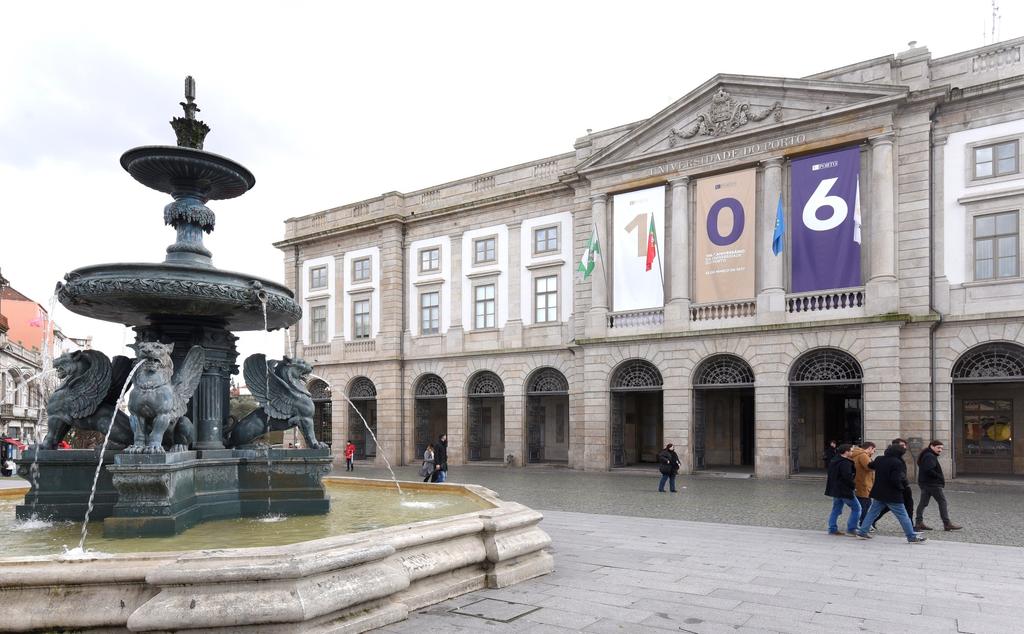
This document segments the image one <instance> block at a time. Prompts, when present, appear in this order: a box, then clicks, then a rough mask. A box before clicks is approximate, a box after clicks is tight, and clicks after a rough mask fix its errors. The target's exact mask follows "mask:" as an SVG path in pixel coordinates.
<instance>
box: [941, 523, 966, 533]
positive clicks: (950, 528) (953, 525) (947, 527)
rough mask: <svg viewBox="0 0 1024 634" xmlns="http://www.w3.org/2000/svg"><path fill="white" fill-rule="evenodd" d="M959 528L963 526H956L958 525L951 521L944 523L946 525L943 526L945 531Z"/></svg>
mask: <svg viewBox="0 0 1024 634" xmlns="http://www.w3.org/2000/svg"><path fill="white" fill-rule="evenodd" d="M961 528H963V526H958V525H956V524H954V523H953V522H950V523H949V524H946V526H945V530H947V531H958V530H960V529H961Z"/></svg>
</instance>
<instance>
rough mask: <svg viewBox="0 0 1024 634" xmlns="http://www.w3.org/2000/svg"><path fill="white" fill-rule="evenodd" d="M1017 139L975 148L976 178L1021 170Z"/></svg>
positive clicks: (992, 176) (1003, 174) (1002, 174)
mask: <svg viewBox="0 0 1024 634" xmlns="http://www.w3.org/2000/svg"><path fill="white" fill-rule="evenodd" d="M1019 151H1020V145H1019V142H1018V140H1017V139H1013V140H1011V141H1002V142H999V143H992V144H990V145H981V146H975V148H974V178H995V177H997V176H1006V175H1007V174H1016V173H1017V172H1018V171H1020V162H1019V160H1018V157H1019Z"/></svg>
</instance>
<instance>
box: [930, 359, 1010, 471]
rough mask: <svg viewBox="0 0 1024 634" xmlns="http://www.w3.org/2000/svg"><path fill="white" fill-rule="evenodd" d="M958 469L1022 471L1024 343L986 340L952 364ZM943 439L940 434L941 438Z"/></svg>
mask: <svg viewBox="0 0 1024 634" xmlns="http://www.w3.org/2000/svg"><path fill="white" fill-rule="evenodd" d="M952 378H953V442H954V445H955V447H956V452H955V454H954V455H955V457H956V458H955V459H956V466H955V473H957V474H958V475H962V474H971V473H975V474H999V475H1013V474H1024V443H1020V442H1016V443H1015V442H1014V437H1017V438H1020V437H1021V436H1024V347H1022V346H1020V345H1018V344H1015V343H1007V342H1001V341H1000V342H993V343H984V344H981V345H980V346H976V347H974V348H972V349H970V350H968V351H967V352H965V353H964V354H962V355H961V356H960V358H959V359H957V361H956V363H955V364H954V365H953V372H952ZM940 440H941V439H940Z"/></svg>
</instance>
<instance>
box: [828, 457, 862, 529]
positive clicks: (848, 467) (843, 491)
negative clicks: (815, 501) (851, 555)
mask: <svg viewBox="0 0 1024 634" xmlns="http://www.w3.org/2000/svg"><path fill="white" fill-rule="evenodd" d="M852 450H853V445H849V444H845V443H844V444H842V445H839V447H837V448H836V456H835V457H833V458H832V462H830V463H829V464H828V481H827V482H826V484H825V495H827V496H829V497H831V498H832V513H831V514H830V515H829V516H828V534H829V535H846V534H849V535H850V537H853V536H854V535H855V533H856V530H857V520H859V519H860V502H858V501H857V492H856V487H857V484H856V480H855V477H854V466H853V460H851V459H850V454H851V452H852ZM844 505H845V506H849V507H850V517H849V518H848V519H847V520H846V533H844V532H843V531H841V530H839V526H838V521H839V516H840V515H842V513H843V506H844Z"/></svg>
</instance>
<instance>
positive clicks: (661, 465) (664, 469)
mask: <svg viewBox="0 0 1024 634" xmlns="http://www.w3.org/2000/svg"><path fill="white" fill-rule="evenodd" d="M673 446H674V445H673V444H672V443H669V444H667V445H665V448H664V449H662V450H661V451H659V452H658V471H660V472H661V482H660V483H658V492H659V493H664V492H665V483H666V482H668V483H669V487H668V490H669V491H671V492H672V493H675V492H676V474H677V473H679V454H677V453H676V452H675V451H673V450H672V447H673Z"/></svg>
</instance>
